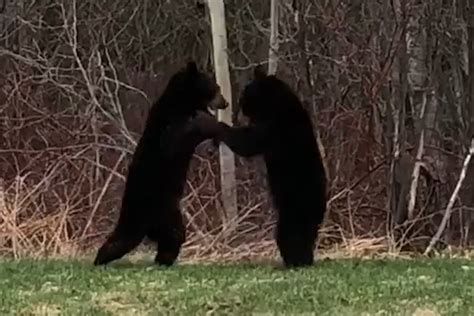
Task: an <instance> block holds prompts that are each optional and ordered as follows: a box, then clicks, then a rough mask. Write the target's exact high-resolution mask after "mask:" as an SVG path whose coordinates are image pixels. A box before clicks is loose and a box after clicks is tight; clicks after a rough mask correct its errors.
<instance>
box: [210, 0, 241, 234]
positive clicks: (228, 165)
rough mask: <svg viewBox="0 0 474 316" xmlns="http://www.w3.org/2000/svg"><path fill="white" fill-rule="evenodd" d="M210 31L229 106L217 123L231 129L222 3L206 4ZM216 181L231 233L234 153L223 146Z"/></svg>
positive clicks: (218, 77)
mask: <svg viewBox="0 0 474 316" xmlns="http://www.w3.org/2000/svg"><path fill="white" fill-rule="evenodd" d="M207 4H208V7H209V16H210V20H211V28H212V44H213V56H214V68H215V73H216V80H217V84H218V85H219V86H220V88H221V91H222V95H223V96H224V98H225V99H226V100H227V101H228V102H229V107H227V109H225V110H219V111H218V113H217V117H218V120H220V121H222V122H225V123H227V124H229V125H232V91H231V90H232V89H231V84H230V75H229V62H228V56H227V32H226V22H225V8H224V1H223V0H207ZM219 154H220V157H219V161H220V169H221V173H220V177H221V186H222V204H223V207H224V209H225V212H226V215H227V222H224V225H225V226H227V227H225V228H227V229H231V228H232V227H231V226H233V225H232V224H231V223H233V222H235V220H236V218H237V190H236V177H235V157H234V153H233V152H232V151H231V150H230V149H229V148H228V147H227V146H226V145H225V144H222V143H221V145H220V147H219Z"/></svg>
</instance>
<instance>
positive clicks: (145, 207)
mask: <svg viewBox="0 0 474 316" xmlns="http://www.w3.org/2000/svg"><path fill="white" fill-rule="evenodd" d="M225 107H227V102H226V101H225V99H224V97H223V96H222V94H221V93H220V88H219V86H218V85H217V84H216V82H215V80H213V79H211V78H210V77H209V76H207V75H206V74H204V73H203V72H201V71H199V70H198V68H197V65H196V64H195V63H194V62H189V63H188V64H187V66H186V67H185V68H184V69H182V70H180V71H179V72H177V73H176V74H174V75H173V76H172V77H171V79H170V80H169V82H168V84H167V87H166V89H165V91H164V92H163V94H162V95H161V97H160V98H159V99H158V100H157V101H156V102H155V103H154V104H153V106H152V107H151V109H150V111H149V113H148V118H147V121H146V124H145V128H144V131H143V134H142V136H141V138H140V140H139V142H138V144H137V147H136V149H135V152H134V155H133V158H132V161H131V163H130V165H129V169H128V175H127V180H126V184H125V191H124V195H123V198H122V205H121V210H120V217H119V220H118V223H117V226H116V227H115V229H114V231H113V232H112V234H111V235H110V236H109V237H108V239H107V240H106V241H105V243H104V244H103V245H102V247H101V248H100V249H99V251H98V253H97V256H96V258H95V260H94V265H102V264H107V263H109V262H111V261H113V260H116V259H119V258H121V257H122V256H124V255H125V254H127V253H128V252H130V251H131V250H133V249H134V248H135V247H136V246H138V244H139V243H140V242H141V241H142V240H143V238H144V237H145V236H147V237H148V238H149V239H150V240H152V241H154V242H156V243H157V254H156V257H155V262H156V263H158V264H162V265H166V266H170V265H172V264H173V263H174V262H175V260H176V258H177V257H178V254H179V252H180V249H181V245H182V244H183V243H184V241H185V227H184V225H183V219H182V214H181V211H180V208H179V202H180V199H181V197H182V194H183V191H184V186H185V181H186V176H187V170H188V167H189V163H190V161H191V159H192V156H193V153H194V150H195V148H196V147H197V145H199V144H200V143H201V142H203V141H204V140H205V139H208V138H210V137H211V136H212V134H208V133H206V129H205V128H201V129H198V128H197V125H196V124H195V122H196V120H198V119H197V118H196V114H197V113H198V112H201V111H202V113H201V115H200V117H201V120H202V117H204V120H205V121H209V120H210V118H212V120H213V121H214V120H215V119H214V118H213V117H212V116H210V113H209V111H208V108H211V109H223V108H225ZM203 113H205V114H203ZM201 125H208V124H201Z"/></svg>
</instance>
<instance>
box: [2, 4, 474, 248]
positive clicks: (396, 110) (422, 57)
mask: <svg viewBox="0 0 474 316" xmlns="http://www.w3.org/2000/svg"><path fill="white" fill-rule="evenodd" d="M281 2H282V3H281V4H280V6H279V10H280V13H279V37H278V38H279V50H278V54H277V56H278V70H277V75H278V77H279V78H281V79H283V80H285V81H287V82H288V83H289V84H290V85H291V86H292V87H293V88H294V89H295V91H297V93H298V95H299V97H300V98H301V99H302V100H303V101H304V103H305V106H306V107H307V109H308V111H309V112H310V113H311V115H312V118H313V122H314V126H315V128H316V129H317V131H318V133H319V137H320V139H321V143H322V145H323V148H322V149H323V150H324V156H325V163H326V166H327V169H328V175H329V188H328V199H329V202H328V204H329V214H328V215H327V218H326V221H325V225H324V227H323V229H322V234H321V236H320V246H321V247H331V246H335V245H339V246H341V245H342V246H346V247H349V246H350V245H353V244H357V241H361V240H366V241H371V244H372V245H375V244H376V245H378V246H377V247H380V248H381V249H382V248H383V249H385V250H401V249H415V250H424V249H425V247H426V246H427V244H428V242H429V240H430V239H431V238H432V236H433V235H434V234H435V232H436V231H437V229H438V227H439V223H440V221H441V218H442V217H443V215H444V214H445V210H446V206H447V205H448V201H449V199H450V198H451V196H452V193H453V190H454V188H455V186H456V184H457V182H458V179H459V174H460V172H461V170H462V165H463V160H464V158H465V156H466V155H467V154H468V151H469V146H470V143H471V139H472V136H473V135H474V102H473V101H472V99H473V98H474V76H473V74H474V25H473V24H474V7H473V6H474V5H473V4H470V1H467V0H433V1H414V0H391V1H388V0H379V1H354V0H337V1H334V0H322V1H316V0H294V1H281ZM225 5H226V22H227V34H228V49H229V51H228V53H229V61H230V74H231V80H232V90H233V93H232V95H233V99H234V100H233V103H234V105H236V100H237V98H238V96H239V93H240V91H241V90H242V88H243V86H244V85H245V83H246V82H247V81H248V80H249V79H250V78H251V75H252V71H253V67H254V66H255V65H257V64H266V63H267V62H268V51H269V40H270V1H262V0H258V1H257V0H228V1H225ZM189 59H194V60H196V61H197V62H198V63H199V64H200V66H201V67H202V68H203V69H205V70H207V71H212V70H213V65H212V63H213V60H212V38H211V32H210V22H209V17H208V14H207V12H206V7H205V5H204V4H203V3H197V2H195V1H189V0H172V1H169V0H153V1H151V0H126V1H124V0H101V1H97V0H81V1H76V0H36V1H33V0H0V67H1V68H0V69H1V71H0V128H1V133H0V253H2V254H12V255H14V256H20V255H22V254H31V253H33V254H37V255H42V254H51V253H52V254H62V253H70V252H71V251H73V252H75V251H80V250H94V248H92V247H93V246H94V245H96V244H97V242H98V241H100V240H102V239H103V238H104V237H105V236H106V234H107V233H108V232H109V231H110V230H111V229H112V228H113V225H114V224H115V220H116V218H117V215H118V207H119V206H120V199H121V194H122V188H123V185H124V179H125V178H124V177H125V174H126V170H127V163H128V162H129V161H130V158H131V154H132V153H133V150H134V146H135V144H136V141H137V139H138V137H139V135H140V133H141V130H142V128H143V125H144V122H145V119H146V114H147V110H148V109H149V107H150V105H151V103H152V102H153V101H154V100H155V99H156V98H157V97H158V96H159V95H160V93H161V92H162V90H163V89H164V86H165V84H166V81H167V80H168V79H169V77H170V76H171V75H172V74H173V73H174V72H175V71H177V70H178V69H179V68H181V67H182V66H183V65H184V64H185V63H186V61H187V60H189ZM234 110H235V111H236V110H237V107H236V106H235V108H234ZM236 162H237V178H238V188H237V194H238V201H239V222H238V223H237V225H236V231H235V232H233V233H232V234H225V230H226V225H223V223H225V222H226V221H225V217H226V216H225V210H223V209H222V207H221V203H220V202H219V188H220V184H219V176H218V173H219V165H218V151H217V150H215V149H212V147H211V146H209V145H206V144H203V145H202V146H200V148H199V150H198V151H197V152H196V157H195V159H194V160H193V163H192V166H191V168H190V172H189V176H188V180H189V181H188V186H187V193H186V197H185V198H184V200H183V214H184V216H185V217H186V219H187V220H186V222H187V225H188V243H187V245H188V246H189V248H190V249H191V248H193V246H194V247H195V248H193V249H199V250H198V251H197V250H196V252H198V253H201V254H204V253H209V252H212V251H218V252H232V251H233V250H234V249H242V248H239V247H244V248H245V247H247V248H248V249H250V248H252V249H256V250H255V251H256V252H258V251H263V250H258V249H260V248H259V247H263V246H262V245H269V244H271V243H272V238H273V235H272V229H273V224H274V217H273V212H272V209H271V203H270V201H269V199H268V192H267V187H266V184H265V168H264V165H263V164H262V161H261V159H260V158H255V159H242V158H240V157H238V156H236ZM301 185H304V184H301ZM473 185H474V168H473V167H472V163H470V167H469V168H468V169H467V175H466V178H465V181H464V183H462V186H461V190H460V192H459V194H458V195H455V196H454V197H453V198H454V199H455V200H454V202H455V204H454V207H453V208H452V212H451V213H450V215H451V216H450V218H449V221H448V225H447V228H446V230H445V233H443V234H442V238H441V243H440V244H439V245H441V246H445V245H450V246H451V247H455V248H466V247H467V246H469V244H470V243H471V244H472V241H473V239H474V233H473V232H472V230H473V228H474V227H473V214H474V213H473V212H474V186H473ZM216 249H217V250H216Z"/></svg>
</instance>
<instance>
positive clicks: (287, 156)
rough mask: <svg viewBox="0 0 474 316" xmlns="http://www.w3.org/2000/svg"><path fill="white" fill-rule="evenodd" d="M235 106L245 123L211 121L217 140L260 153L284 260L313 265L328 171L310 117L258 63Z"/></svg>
mask: <svg viewBox="0 0 474 316" xmlns="http://www.w3.org/2000/svg"><path fill="white" fill-rule="evenodd" d="M239 107H240V111H241V112H242V114H243V115H245V116H246V117H247V118H248V119H249V125H248V126H244V127H229V126H228V125H226V124H224V123H219V125H218V126H220V127H218V126H216V125H215V124H214V127H213V129H214V133H216V136H215V141H222V142H224V143H225V144H227V145H228V146H229V147H230V148H231V149H232V150H233V151H234V152H236V153H237V154H239V155H241V156H245V157H250V156H254V155H258V154H263V157H264V160H265V163H266V167H267V174H268V183H269V187H270V190H271V193H272V197H273V203H274V205H275V208H276V209H277V211H278V223H277V231H276V242H277V245H278V248H279V250H280V254H281V256H282V258H283V261H284V263H285V265H286V266H288V267H290V266H295V267H297V266H307V265H311V264H313V262H314V258H313V253H314V248H315V243H316V239H317V236H318V229H319V226H320V225H321V223H322V222H323V219H324V214H325V212H326V173H325V169H324V165H323V162H322V158H321V155H320V152H319V148H318V144H317V141H316V137H315V135H314V132H313V126H312V123H311V119H310V117H309V115H308V113H307V112H306V110H305V109H304V108H303V106H302V104H301V102H300V100H299V99H298V97H297V96H296V94H295V93H294V92H293V91H292V90H291V88H290V87H289V86H288V85H287V84H286V83H285V82H283V81H281V80H279V79H278V78H276V77H275V76H267V75H266V74H265V73H263V70H261V69H260V68H259V67H257V68H256V69H255V71H254V79H253V80H252V81H251V82H250V83H249V84H248V85H247V86H246V87H245V89H244V91H243V93H242V95H241V96H240V100H239ZM205 123H208V122H205Z"/></svg>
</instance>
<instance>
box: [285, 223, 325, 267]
mask: <svg viewBox="0 0 474 316" xmlns="http://www.w3.org/2000/svg"><path fill="white" fill-rule="evenodd" d="M316 234H317V231H316V228H314V229H312V228H311V227H309V225H308V224H307V223H305V222H303V221H290V222H285V221H284V220H281V219H279V220H278V223H277V232H276V242H277V246H278V249H279V251H280V255H281V257H282V259H283V262H284V264H285V266H286V267H305V266H311V265H313V263H314V246H315V240H316Z"/></svg>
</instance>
